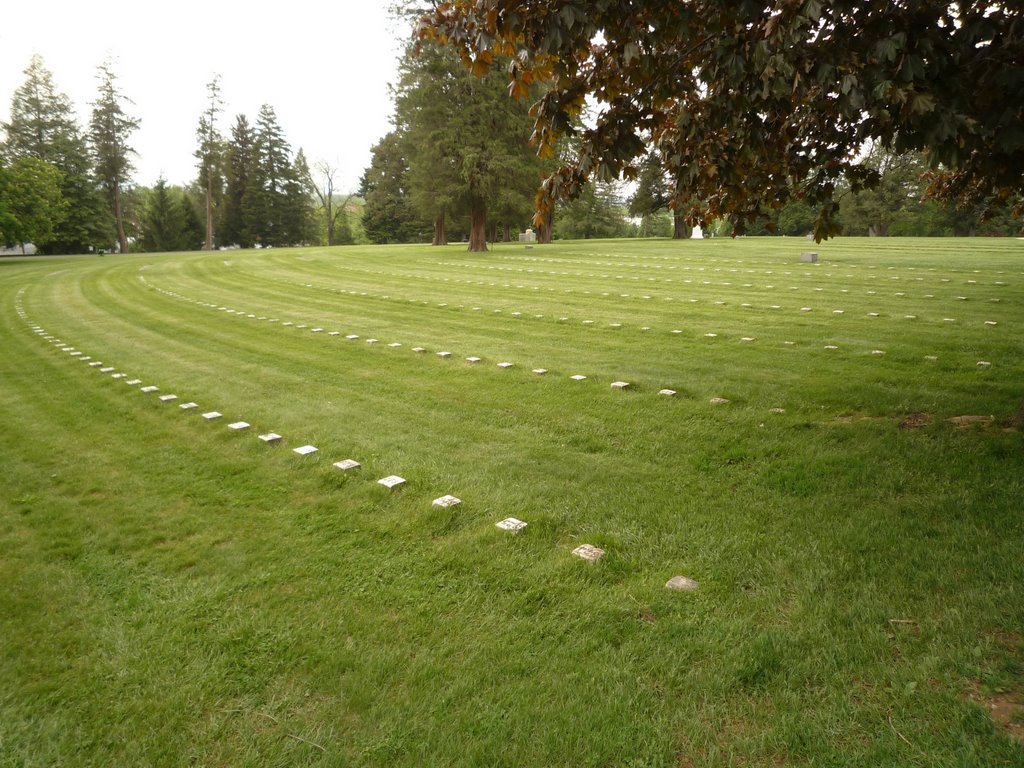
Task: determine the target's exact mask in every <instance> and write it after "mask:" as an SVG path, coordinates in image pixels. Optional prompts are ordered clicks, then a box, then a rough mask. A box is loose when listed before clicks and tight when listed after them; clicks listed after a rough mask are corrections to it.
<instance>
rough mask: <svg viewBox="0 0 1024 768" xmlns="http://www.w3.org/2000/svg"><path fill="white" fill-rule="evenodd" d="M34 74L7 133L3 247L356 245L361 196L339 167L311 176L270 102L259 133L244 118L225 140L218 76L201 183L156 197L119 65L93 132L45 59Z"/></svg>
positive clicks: (203, 138)
mask: <svg viewBox="0 0 1024 768" xmlns="http://www.w3.org/2000/svg"><path fill="white" fill-rule="evenodd" d="M25 76H26V80H25V83H24V85H22V86H21V87H19V88H18V89H17V90H16V91H15V93H14V96H13V97H12V99H11V117H10V121H9V122H7V123H3V124H2V126H0V127H2V129H3V141H2V142H0V243H2V244H3V245H6V246H13V245H17V244H24V243H33V244H34V245H35V246H36V248H37V250H39V251H40V252H43V253H84V252H88V251H91V250H120V251H121V252H126V251H128V250H147V251H176V250H195V249H199V248H214V247H218V246H234V245H238V246H242V247H251V246H254V245H262V246H281V245H296V244H305V243H326V244H328V245H333V244H339V243H348V242H352V238H353V236H352V231H351V226H350V218H351V216H352V211H351V210H350V209H351V203H352V196H351V195H347V196H338V195H336V194H335V191H334V174H335V169H334V168H332V167H330V166H328V165H327V164H326V163H318V164H317V165H316V166H315V170H314V171H311V170H310V168H309V165H308V163H307V161H306V158H305V156H304V155H303V153H302V150H301V149H300V150H299V151H298V152H295V153H293V152H292V149H291V146H290V145H289V143H288V140H287V138H286V137H285V135H284V131H283V130H282V129H281V126H280V124H279V123H278V120H277V116H276V115H275V113H274V110H273V108H272V107H271V106H270V105H266V104H265V105H263V107H262V108H261V109H260V112H259V114H258V115H257V118H256V122H255V124H254V125H253V124H250V123H249V120H248V119H247V118H246V117H245V116H244V115H239V116H237V118H236V119H235V123H234V125H233V126H232V129H231V135H230V137H228V138H224V137H223V136H222V135H221V133H220V129H219V124H218V120H219V117H220V113H221V109H222V105H221V99H220V81H219V78H214V79H213V80H212V81H211V82H210V84H209V85H208V86H207V91H208V95H209V101H208V105H207V108H206V109H205V110H204V112H203V113H202V115H200V118H199V125H198V128H197V130H196V139H197V148H196V151H195V157H196V160H197V176H196V179H195V181H194V183H192V184H191V185H189V186H188V187H187V188H182V187H173V186H169V185H168V184H167V182H166V181H165V180H164V179H159V180H157V182H156V184H155V186H153V187H152V188H146V187H142V186H137V185H135V184H134V183H133V178H132V175H133V172H134V165H133V159H134V157H135V151H134V150H133V148H132V146H131V137H132V134H133V133H134V132H135V130H136V129H137V128H138V127H139V120H138V119H136V118H134V117H132V116H131V115H130V105H131V101H130V100H129V99H128V98H127V97H126V96H125V95H124V94H122V93H121V92H120V90H119V88H118V84H117V77H116V75H115V74H114V72H113V70H112V68H111V65H110V64H109V63H104V64H103V65H101V66H100V68H99V72H98V83H99V85H98V91H97V97H96V100H95V101H94V102H93V109H92V113H91V115H90V119H89V122H88V125H87V126H86V127H85V129H82V128H80V127H79V125H78V122H77V120H76V117H75V114H74V110H73V109H72V106H71V102H70V99H68V97H67V96H66V95H64V94H62V93H60V92H59V91H58V90H57V88H56V87H55V85H54V82H53V75H52V74H51V72H50V71H49V70H48V69H47V68H46V67H45V66H44V64H43V60H42V59H41V58H40V57H39V56H33V58H32V60H31V62H30V63H29V66H28V68H27V69H26V70H25Z"/></svg>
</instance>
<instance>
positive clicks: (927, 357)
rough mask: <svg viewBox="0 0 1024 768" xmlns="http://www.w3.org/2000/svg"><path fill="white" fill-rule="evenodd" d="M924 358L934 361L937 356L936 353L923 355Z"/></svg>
mask: <svg viewBox="0 0 1024 768" xmlns="http://www.w3.org/2000/svg"><path fill="white" fill-rule="evenodd" d="M924 359H925V360H927V361H928V362H930V363H934V362H935V361H936V360H938V359H939V358H938V355H925V356H924Z"/></svg>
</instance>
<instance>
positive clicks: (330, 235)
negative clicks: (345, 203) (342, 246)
mask: <svg viewBox="0 0 1024 768" xmlns="http://www.w3.org/2000/svg"><path fill="white" fill-rule="evenodd" d="M332 207H333V201H331V200H330V199H328V200H327V202H326V203H325V204H324V213H325V214H326V216H327V247H328V248H330V247H331V246H332V245H334V211H333V210H332Z"/></svg>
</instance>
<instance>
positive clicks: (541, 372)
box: [533, 368, 548, 376]
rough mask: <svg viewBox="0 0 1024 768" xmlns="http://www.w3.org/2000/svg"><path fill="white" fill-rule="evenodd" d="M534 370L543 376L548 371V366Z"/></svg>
mask: <svg viewBox="0 0 1024 768" xmlns="http://www.w3.org/2000/svg"><path fill="white" fill-rule="evenodd" d="M533 372H534V373H535V374H537V375H538V376H543V375H544V374H545V373H547V372H548V369H547V368H534V369H533Z"/></svg>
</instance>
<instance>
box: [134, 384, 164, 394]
mask: <svg viewBox="0 0 1024 768" xmlns="http://www.w3.org/2000/svg"><path fill="white" fill-rule="evenodd" d="M159 391H160V387H154V386H153V385H152V384H150V385H149V386H148V387H143V388H142V389H140V390H139V392H147V393H148V392H159Z"/></svg>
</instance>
